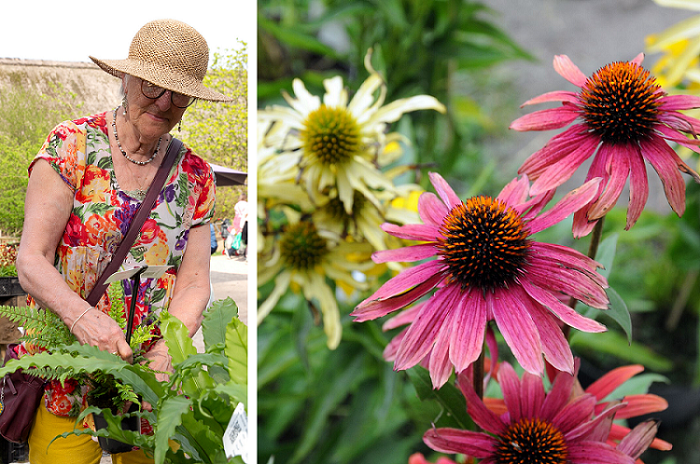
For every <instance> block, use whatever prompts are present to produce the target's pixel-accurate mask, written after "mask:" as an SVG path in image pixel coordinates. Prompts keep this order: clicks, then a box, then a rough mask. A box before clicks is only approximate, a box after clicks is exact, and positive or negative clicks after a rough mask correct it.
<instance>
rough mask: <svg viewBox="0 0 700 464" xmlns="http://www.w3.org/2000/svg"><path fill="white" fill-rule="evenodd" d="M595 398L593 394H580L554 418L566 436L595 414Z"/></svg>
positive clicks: (553, 420)
mask: <svg viewBox="0 0 700 464" xmlns="http://www.w3.org/2000/svg"><path fill="white" fill-rule="evenodd" d="M595 403H596V401H595V398H594V397H593V395H588V394H584V395H580V396H577V397H575V398H574V399H572V400H571V401H570V402H568V403H567V404H566V405H565V406H564V407H563V408H562V409H561V410H560V411H559V412H557V413H556V415H555V416H554V417H553V418H552V424H554V425H555V426H556V427H557V428H558V429H559V430H560V431H561V433H563V434H564V436H565V437H566V438H569V432H571V431H572V430H574V429H576V428H578V427H579V425H580V424H581V423H584V422H587V421H588V420H589V419H590V418H591V416H592V415H593V408H595Z"/></svg>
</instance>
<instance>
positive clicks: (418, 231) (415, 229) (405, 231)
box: [382, 223, 440, 242]
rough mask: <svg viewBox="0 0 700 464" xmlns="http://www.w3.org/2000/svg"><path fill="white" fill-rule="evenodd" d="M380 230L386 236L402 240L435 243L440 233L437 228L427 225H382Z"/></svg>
mask: <svg viewBox="0 0 700 464" xmlns="http://www.w3.org/2000/svg"><path fill="white" fill-rule="evenodd" d="M382 230H383V231H384V232H386V233H387V234H391V235H393V236H394V237H398V238H402V239H404V240H420V241H424V242H436V241H438V240H439V238H440V231H439V230H438V228H437V227H435V226H431V225H428V224H406V225H403V226H397V225H396V224H390V223H384V224H382Z"/></svg>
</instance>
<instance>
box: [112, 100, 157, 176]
mask: <svg viewBox="0 0 700 464" xmlns="http://www.w3.org/2000/svg"><path fill="white" fill-rule="evenodd" d="M117 109H119V107H118V106H117V107H116V108H114V112H113V113H112V114H113V117H112V131H113V132H114V140H115V141H116V142H117V146H118V147H119V151H121V152H122V155H124V158H126V159H127V160H129V161H131V162H132V163H134V164H138V165H139V166H145V165H147V164H148V163H150V162H151V161H153V160H154V159H156V156H158V150H159V149H160V141H161V140H162V139H163V137H159V138H158V144H157V145H156V149H155V151H154V152H153V156H151V157H150V158H148V159H147V160H146V161H136V160H135V159H133V158H132V157H131V156H129V155H127V153H126V151H124V149H123V148H122V144H121V143H120V142H119V136H118V135H117Z"/></svg>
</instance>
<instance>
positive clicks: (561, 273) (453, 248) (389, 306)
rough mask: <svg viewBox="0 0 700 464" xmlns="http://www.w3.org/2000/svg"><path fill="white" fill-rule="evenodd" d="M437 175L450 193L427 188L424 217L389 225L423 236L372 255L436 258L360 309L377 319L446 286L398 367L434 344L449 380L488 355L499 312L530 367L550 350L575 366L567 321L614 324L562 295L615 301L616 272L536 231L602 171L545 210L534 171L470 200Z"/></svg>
mask: <svg viewBox="0 0 700 464" xmlns="http://www.w3.org/2000/svg"><path fill="white" fill-rule="evenodd" d="M430 180H431V182H432V184H433V186H434V187H435V190H436V191H437V192H438V194H439V196H440V198H439V199H438V197H437V196H436V195H435V194H433V193H429V192H426V193H423V194H422V195H421V197H420V200H419V203H418V212H419V214H420V217H421V219H422V221H423V224H410V225H404V226H397V225H394V224H384V226H383V229H384V231H386V232H387V233H389V234H391V235H394V236H396V237H399V238H402V239H407V240H418V241H421V242H423V243H421V244H419V245H412V246H408V247H404V248H399V249H395V250H385V251H377V252H375V253H374V254H373V255H372V259H373V260H374V261H375V262H388V261H405V262H415V261H422V260H427V261H425V262H422V263H421V264H418V265H416V266H414V267H411V268H408V269H406V270H404V271H402V272H401V273H399V274H398V275H397V276H395V277H393V278H392V279H390V280H389V281H387V282H386V283H385V284H384V285H382V287H380V288H379V289H378V290H377V291H376V292H375V293H374V294H373V295H372V296H370V297H369V298H367V299H366V300H364V301H363V302H361V303H360V304H359V305H358V306H357V307H356V308H355V310H354V311H353V312H352V313H351V316H354V317H355V320H356V321H357V322H362V321H367V320H371V319H376V318H378V317H382V316H385V315H387V314H389V313H391V312H393V311H396V310H398V309H401V308H404V307H407V306H409V305H410V304H411V303H413V302H415V301H417V300H418V299H419V298H421V297H423V296H425V295H427V294H428V293H430V292H431V291H432V290H433V289H436V288H437V290H436V291H435V293H434V294H433V295H432V296H431V297H430V298H429V299H427V300H426V301H425V303H424V304H422V305H421V307H420V310H419V312H418V314H417V315H416V316H415V318H414V320H413V322H411V325H410V327H409V328H408V330H407V331H406V334H405V336H404V337H403V339H402V341H401V346H399V348H398V351H397V354H396V360H395V362H394V368H395V369H397V370H402V369H408V368H410V367H412V366H414V365H416V364H417V363H419V362H420V361H421V360H423V359H424V358H425V357H426V355H428V354H429V353H430V363H429V371H430V375H431V378H432V381H433V386H434V387H436V388H438V387H440V386H441V385H443V384H444V383H445V382H446V381H447V379H448V377H449V375H450V373H451V372H450V371H451V369H452V366H454V368H455V370H456V371H457V372H461V371H463V370H464V369H466V368H467V367H468V366H469V365H470V364H471V363H473V362H474V361H475V360H476V359H477V358H478V357H479V355H480V353H481V349H482V345H483V342H484V332H485V329H486V325H487V323H488V321H489V320H495V321H496V324H497V325H498V328H499V329H500V331H501V333H502V335H503V337H504V338H505V340H506V342H507V343H508V345H509V346H510V348H511V350H512V351H513V354H514V356H515V357H516V359H517V360H518V361H519V363H520V364H521V365H522V366H523V367H524V368H525V369H526V370H527V371H529V372H532V373H536V374H541V373H542V372H543V369H544V363H543V360H542V354H544V356H545V358H547V360H548V361H549V362H550V363H551V364H552V365H553V366H555V367H557V369H559V370H563V371H567V372H573V368H574V360H573V356H572V354H571V349H570V348H569V345H568V343H567V341H566V339H565V337H564V336H563V334H562V331H561V329H560V327H559V325H558V324H559V322H560V321H561V322H564V323H566V324H568V325H570V326H572V327H575V328H577V329H579V330H582V331H586V332H602V331H604V330H605V327H604V326H603V325H601V324H599V323H598V322H595V321H593V320H591V319H588V318H585V317H583V316H581V315H580V314H578V313H577V312H576V311H574V310H573V309H572V308H571V307H569V306H567V305H565V304H563V303H562V302H561V301H560V299H559V297H560V296H561V295H569V296H571V297H573V298H576V299H578V300H580V301H582V302H584V303H586V304H587V305H588V306H591V307H594V308H599V309H606V308H607V306H608V298H607V296H606V294H605V290H604V288H606V287H607V281H606V280H605V278H604V277H602V276H601V275H600V274H598V273H597V272H596V269H597V268H598V267H600V264H598V263H597V262H595V261H593V260H592V259H590V258H588V257H586V256H584V255H582V254H581V253H579V252H577V251H575V250H572V249H570V248H567V247H563V246H559V245H554V244H548V243H540V242H536V241H534V240H532V239H531V238H530V236H531V235H533V234H535V233H537V232H539V231H541V230H544V229H546V228H548V227H550V226H552V225H553V224H556V223H557V222H559V221H561V220H562V219H564V218H565V217H566V216H568V215H570V214H571V213H572V212H573V211H576V210H577V209H579V208H580V207H581V206H582V205H584V204H586V203H588V202H589V201H590V200H591V199H592V198H593V196H594V195H595V193H596V190H597V187H598V183H599V180H598V179H596V180H592V181H590V182H587V183H586V184H584V185H583V186H581V187H580V188H579V189H577V190H575V191H573V192H571V193H569V194H568V195H566V196H565V197H564V198H563V199H561V200H560V201H559V203H557V204H556V205H555V206H554V207H552V208H551V209H549V210H548V211H547V212H545V213H542V214H539V213H540V212H541V210H542V209H543V208H544V206H545V205H546V203H547V201H548V200H549V199H551V194H550V193H547V194H544V195H540V196H538V197H535V198H529V197H528V190H529V181H528V179H527V177H522V178H521V179H514V180H513V181H511V182H510V183H509V184H508V185H507V186H506V187H505V188H504V189H503V190H502V191H501V193H500V194H499V195H498V196H497V197H496V198H491V197H488V196H477V197H473V198H470V199H468V200H466V201H460V200H459V198H458V197H457V195H456V194H455V192H454V191H453V190H452V188H451V187H450V186H449V185H448V184H447V182H446V181H445V180H444V179H443V178H442V177H441V176H440V175H439V174H436V173H430ZM538 214H539V215H538ZM431 257H435V258H436V259H432V260H430V259H428V258H431Z"/></svg>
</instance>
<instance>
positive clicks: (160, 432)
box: [153, 396, 192, 464]
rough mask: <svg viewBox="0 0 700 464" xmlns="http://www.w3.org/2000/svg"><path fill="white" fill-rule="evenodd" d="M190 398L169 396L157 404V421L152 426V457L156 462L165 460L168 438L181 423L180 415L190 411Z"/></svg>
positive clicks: (168, 446)
mask: <svg viewBox="0 0 700 464" xmlns="http://www.w3.org/2000/svg"><path fill="white" fill-rule="evenodd" d="M190 406H192V400H191V399H189V398H186V397H185V396H171V397H169V398H167V399H166V400H165V401H163V402H162V403H161V404H160V405H158V407H159V410H158V423H157V424H156V425H155V427H154V434H155V450H154V454H153V459H154V461H155V462H156V463H157V464H163V462H165V455H166V453H167V451H168V449H170V445H169V444H168V440H169V439H170V437H171V436H173V434H174V433H175V429H176V428H177V427H178V426H179V425H181V424H182V415H183V414H186V413H188V412H189V411H190Z"/></svg>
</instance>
